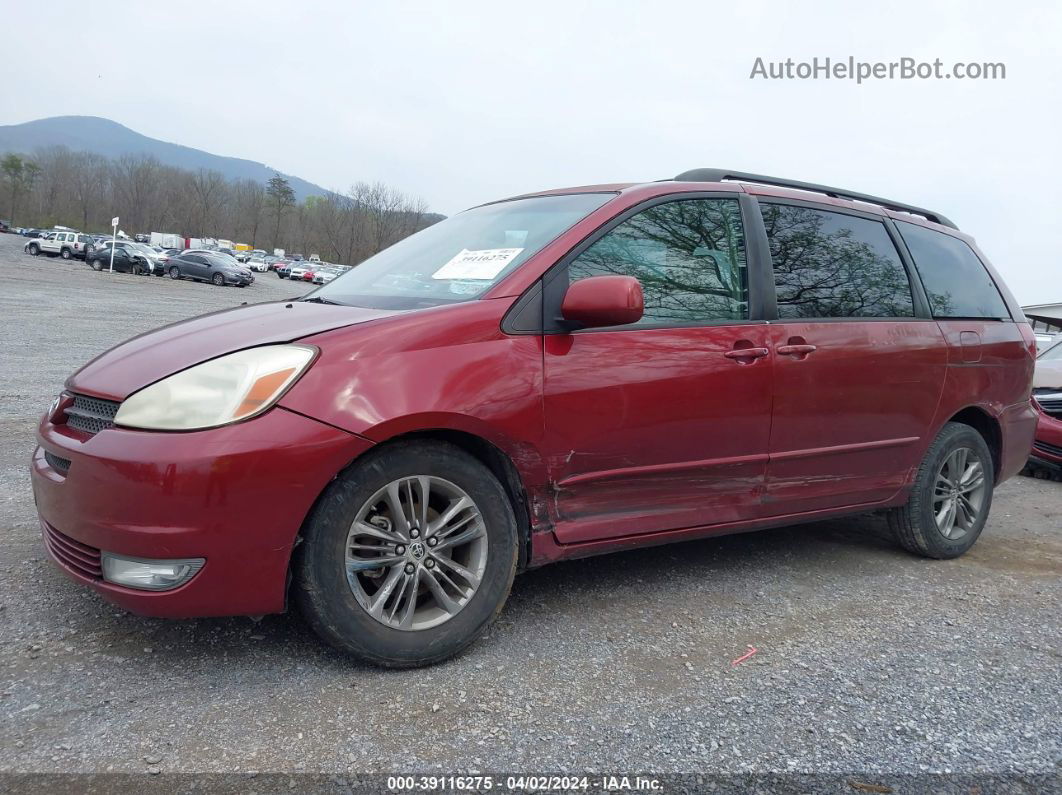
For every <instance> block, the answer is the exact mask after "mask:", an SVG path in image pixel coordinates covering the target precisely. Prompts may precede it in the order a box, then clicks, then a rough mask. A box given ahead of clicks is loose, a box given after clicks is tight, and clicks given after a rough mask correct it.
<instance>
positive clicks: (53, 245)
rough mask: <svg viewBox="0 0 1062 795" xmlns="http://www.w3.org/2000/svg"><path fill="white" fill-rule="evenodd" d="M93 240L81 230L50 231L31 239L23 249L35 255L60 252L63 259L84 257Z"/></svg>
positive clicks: (53, 254)
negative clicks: (45, 234)
mask: <svg viewBox="0 0 1062 795" xmlns="http://www.w3.org/2000/svg"><path fill="white" fill-rule="evenodd" d="M91 242H92V239H91V238H90V237H89V236H88V235H83V234H81V233H80V232H73V231H68V232H49V233H48V235H47V236H46V237H41V238H37V239H35V240H31V241H30V242H28V243H27V244H26V245H25V246H23V249H24V250H25V251H28V252H29V253H30V254H32V255H33V256H35V257H36V256H37V255H38V254H51V255H52V256H55V255H56V254H58V255H59V256H60V257H62V258H63V259H74V258H75V257H77V258H78V259H84V258H85V251H86V250H87V249H88V246H89V244H90V243H91Z"/></svg>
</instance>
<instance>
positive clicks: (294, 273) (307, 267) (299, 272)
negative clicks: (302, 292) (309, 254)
mask: <svg viewBox="0 0 1062 795" xmlns="http://www.w3.org/2000/svg"><path fill="white" fill-rule="evenodd" d="M312 264H313V263H311V262H294V263H292V265H291V267H290V268H288V278H289V279H291V280H292V281H302V277H303V276H305V275H306V274H308V273H309V274H311V276H310V278H313V275H312V274H313V271H312V270H311V266H312Z"/></svg>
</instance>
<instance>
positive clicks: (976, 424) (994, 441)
mask: <svg viewBox="0 0 1062 795" xmlns="http://www.w3.org/2000/svg"><path fill="white" fill-rule="evenodd" d="M946 422H957V423H959V424H961V425H968V426H970V427H971V428H973V429H974V430H975V431H977V432H978V433H979V434H981V438H983V439H984V440H985V444H987V445H988V450H989V452H990V453H991V454H992V469H993V470H994V472H993V476H994V481H995V482H996V483H998V482H999V474H1000V470H1001V468H1002V463H1003V430H1002V428H1001V427H1000V424H999V420H998V419H996V418H995V417H994V416H992V415H991V414H989V413H988V412H987V411H985V410H984V409H983V408H981V407H980V406H967V407H966V408H964V409H961V410H960V411H957V412H955V413H954V414H953V415H951V417H949V418H948V419H947V420H946Z"/></svg>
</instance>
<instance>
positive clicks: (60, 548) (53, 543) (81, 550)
mask: <svg viewBox="0 0 1062 795" xmlns="http://www.w3.org/2000/svg"><path fill="white" fill-rule="evenodd" d="M41 528H42V529H43V535H44V544H45V546H46V547H48V551H49V552H50V553H51V554H52V557H54V558H55V559H56V560H58V561H59V562H60V563H62V564H63V565H64V566H66V567H67V568H70V569H73V570H74V571H76V572H77V573H78V574H83V575H84V576H86V577H90V578H92V579H94V580H101V579H103V567H102V564H101V563H100V551H99V550H98V549H96V548H95V547H90V546H89V545H88V544H82V543H81V542H80V541H75V540H74V539H72V538H71V537H70V536H65V535H63V534H62V533H60V532H59V531H58V530H56V529H55V528H54V527H52V526H51V525H50V524H48V523H47V522H41Z"/></svg>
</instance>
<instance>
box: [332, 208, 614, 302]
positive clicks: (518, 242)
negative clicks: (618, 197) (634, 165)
mask: <svg viewBox="0 0 1062 795" xmlns="http://www.w3.org/2000/svg"><path fill="white" fill-rule="evenodd" d="M612 196H613V194H610V193H577V194H570V195H567V196H537V197H533V198H528V199H515V200H513V201H506V202H499V203H497V204H487V205H484V206H482V207H474V208H473V209H471V210H466V211H465V212H463V213H459V214H458V215H455V216H452V217H451V218H447V219H446V220H444V221H440V222H439V223H437V224H434V225H432V226H429V227H428V228H427V229H424V230H422V231H420V232H417V234H415V235H412V236H410V237H407V238H405V239H404V240H401V241H399V242H398V243H395V244H394V245H393V246H391V247H390V248H388V249H384V250H383V251H381V252H380V253H379V254H376V255H375V256H372V257H370V258H369V259H367V260H365V261H364V262H362V263H361V264H360V265H358V266H357V267H355V268H353V269H352V270H350V271H348V272H346V273H344V274H342V275H340V276H339V277H337V278H336V279H333V280H332V281H330V282H329V283H328V284H327V285H326V286H324V287H322V288H320V289H319V290H315V291H314V293H313V295H314V296H316V297H320V298H323V299H325V300H327V301H330V302H335V303H340V304H349V305H351V306H363V307H368V308H372V309H419V308H422V307H429V306H439V305H441V304H449V303H457V302H459V301H469V300H472V299H473V298H476V297H477V296H479V295H481V294H482V293H484V292H485V291H486V290H488V289H489V288H490V287H492V286H493V285H494V284H496V283H497V282H498V281H500V280H501V279H502V278H503V277H505V276H506V275H508V274H509V273H511V272H512V271H513V270H514V269H516V268H517V267H518V266H519V265H520V264H521V263H522V262H525V261H526V260H527V259H528V258H529V257H530V256H532V255H533V254H535V253H536V252H537V251H539V249H541V248H542V247H543V246H545V245H546V244H547V243H549V242H551V241H552V240H553V239H554V238H556V237H557V236H558V235H559V234H560V233H561V232H563V231H564V230H566V229H568V228H569V227H571V226H572V225H573V224H575V223H576V222H577V221H579V220H581V219H582V218H584V217H585V216H587V215H588V214H589V213H591V212H592V211H594V210H596V209H597V208H598V207H600V206H601V205H602V204H604V203H605V202H607V201H608V200H609V199H611V198H612Z"/></svg>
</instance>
